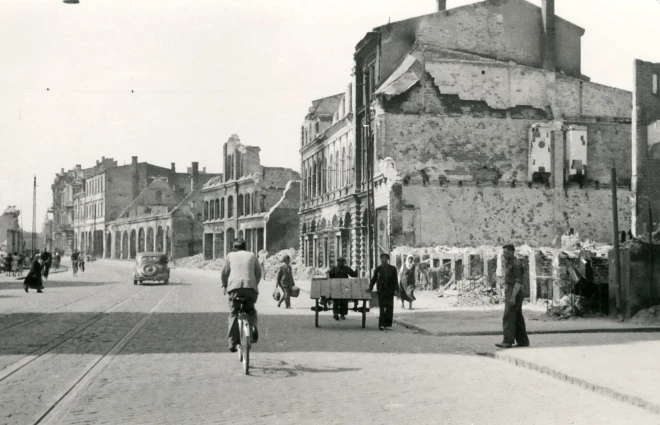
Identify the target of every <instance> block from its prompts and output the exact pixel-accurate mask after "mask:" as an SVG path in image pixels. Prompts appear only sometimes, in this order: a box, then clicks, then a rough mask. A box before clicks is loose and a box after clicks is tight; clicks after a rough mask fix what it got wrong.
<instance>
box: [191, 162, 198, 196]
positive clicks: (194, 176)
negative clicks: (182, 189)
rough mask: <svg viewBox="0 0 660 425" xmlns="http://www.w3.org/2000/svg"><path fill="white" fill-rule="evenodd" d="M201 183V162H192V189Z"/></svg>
mask: <svg viewBox="0 0 660 425" xmlns="http://www.w3.org/2000/svg"><path fill="white" fill-rule="evenodd" d="M198 185H199V162H193V163H192V178H191V179H190V191H191V192H192V191H193V190H195V189H197V187H198Z"/></svg>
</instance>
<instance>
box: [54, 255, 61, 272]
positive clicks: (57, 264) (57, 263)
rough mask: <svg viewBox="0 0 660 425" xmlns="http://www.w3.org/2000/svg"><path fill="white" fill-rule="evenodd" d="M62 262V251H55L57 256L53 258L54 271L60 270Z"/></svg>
mask: <svg viewBox="0 0 660 425" xmlns="http://www.w3.org/2000/svg"><path fill="white" fill-rule="evenodd" d="M61 260H62V256H61V255H60V251H55V256H54V257H53V269H55V270H59V268H60V261H61Z"/></svg>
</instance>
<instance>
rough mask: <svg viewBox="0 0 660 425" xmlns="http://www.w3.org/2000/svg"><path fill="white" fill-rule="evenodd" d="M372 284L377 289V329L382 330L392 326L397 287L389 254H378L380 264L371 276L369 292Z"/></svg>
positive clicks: (397, 283) (396, 278) (396, 277)
mask: <svg viewBox="0 0 660 425" xmlns="http://www.w3.org/2000/svg"><path fill="white" fill-rule="evenodd" d="M374 285H376V290H377V291H378V306H379V308H380V315H379V316H378V329H380V330H381V331H382V330H384V329H389V328H391V327H392V319H393V313H394V293H395V292H396V290H397V288H398V287H399V279H398V276H397V271H396V267H394V266H392V265H390V256H389V254H385V253H383V254H380V266H378V267H376V270H374V274H373V276H372V277H371V284H370V285H369V292H371V291H372V290H373V289H374Z"/></svg>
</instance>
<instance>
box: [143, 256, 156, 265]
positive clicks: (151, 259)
mask: <svg viewBox="0 0 660 425" xmlns="http://www.w3.org/2000/svg"><path fill="white" fill-rule="evenodd" d="M159 259H160V257H159V256H157V255H148V256H145V257H142V262H143V263H157V262H158V260H159Z"/></svg>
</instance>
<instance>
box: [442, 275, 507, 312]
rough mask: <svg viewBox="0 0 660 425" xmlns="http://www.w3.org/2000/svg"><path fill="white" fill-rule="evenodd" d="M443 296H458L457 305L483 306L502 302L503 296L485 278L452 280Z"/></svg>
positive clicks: (455, 304) (455, 303)
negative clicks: (489, 285)
mask: <svg viewBox="0 0 660 425" xmlns="http://www.w3.org/2000/svg"><path fill="white" fill-rule="evenodd" d="M442 296H444V297H456V300H455V302H454V306H455V307H483V306H488V305H494V304H500V303H501V302H502V297H500V296H499V295H498V294H497V291H496V290H494V289H493V288H490V287H488V286H487V285H486V284H485V281H484V279H483V278H478V279H474V280H462V281H459V282H456V283H454V282H450V283H449V284H447V287H446V289H445V290H444V292H443V294H442Z"/></svg>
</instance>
